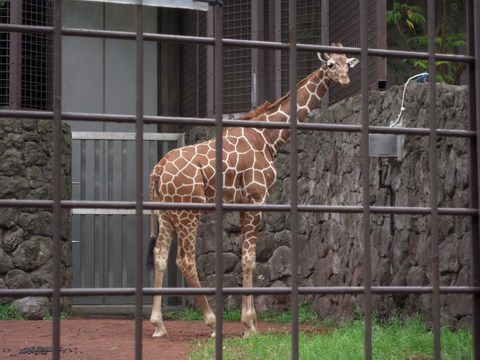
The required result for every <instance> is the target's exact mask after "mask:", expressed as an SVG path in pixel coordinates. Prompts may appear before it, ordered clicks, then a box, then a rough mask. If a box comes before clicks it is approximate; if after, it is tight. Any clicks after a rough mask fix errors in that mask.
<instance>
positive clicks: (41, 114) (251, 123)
mask: <svg viewBox="0 0 480 360" xmlns="http://www.w3.org/2000/svg"><path fill="white" fill-rule="evenodd" d="M0 116H5V117H13V118H24V117H30V118H35V119H46V118H52V117H53V113H52V112H49V111H28V110H7V109H0ZM62 118H63V119H64V120H74V121H75V120H76V121H105V122H128V123H133V122H135V116H134V115H111V114H91V113H72V112H65V113H63V114H62ZM144 122H145V123H146V124H182V125H197V126H215V120H214V119H211V118H193V117H172V116H144ZM223 125H224V126H238V127H255V128H278V129H288V128H289V127H290V125H289V124H288V123H284V122H266V121H258V120H223ZM298 129H300V130H310V131H332V132H350V133H360V132H361V126H360V125H344V124H322V123H299V124H298ZM369 131H370V133H372V134H398V135H419V136H428V135H429V131H430V130H429V129H427V128H406V127H388V126H370V127H369ZM437 134H438V135H439V136H448V137H464V138H473V137H475V136H476V132H475V131H472V130H462V129H437ZM148 136H150V135H148Z"/></svg>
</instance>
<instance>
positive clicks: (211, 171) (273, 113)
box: [148, 43, 358, 337]
mask: <svg viewBox="0 0 480 360" xmlns="http://www.w3.org/2000/svg"><path fill="white" fill-rule="evenodd" d="M331 46H335V47H342V44H335V43H332V45H331ZM317 55H318V58H319V59H320V61H321V63H322V65H321V67H320V68H318V69H317V70H315V71H314V72H312V73H311V74H310V75H308V76H307V77H306V78H305V79H303V80H301V81H300V82H299V83H298V84H297V117H298V121H303V120H304V119H305V118H306V116H307V115H308V114H309V113H310V112H311V111H312V110H313V109H315V107H316V106H317V105H318V103H319V101H320V99H321V98H322V96H323V95H324V94H325V92H326V91H327V89H328V88H329V87H330V85H331V84H332V82H338V83H340V84H342V85H348V83H349V82H350V79H349V76H348V68H349V67H350V68H352V67H354V66H355V65H356V64H357V63H358V59H356V58H347V57H346V55H345V54H337V53H332V54H327V53H323V54H321V53H318V54H317ZM290 106H291V104H290V96H289V93H287V94H286V95H284V96H283V97H281V98H280V99H278V100H277V101H276V102H275V103H273V104H271V103H269V102H265V103H264V104H263V105H261V106H260V107H259V108H257V109H254V110H252V111H250V113H248V114H247V115H245V116H244V117H242V118H241V119H243V120H248V119H255V120H259V121H282V122H288V121H290ZM289 136H290V131H289V130H288V129H267V128H262V129H260V128H243V127H227V128H225V129H224V131H223V134H222V143H223V184H224V185H223V189H222V190H223V191H222V197H223V201H224V202H225V203H243V204H264V203H265V202H266V201H267V197H268V194H269V191H270V190H271V188H272V185H273V183H274V182H275V180H276V170H275V168H274V165H273V159H274V156H275V154H276V152H277V151H278V149H279V148H280V147H281V146H282V144H283V143H285V141H286V140H287V139H288V137H289ZM215 141H216V140H215V138H213V139H210V140H208V141H205V142H202V143H199V144H196V145H189V146H185V147H182V148H178V149H174V150H172V151H170V152H168V153H167V154H166V155H165V157H163V158H162V159H161V160H160V161H159V162H158V163H157V164H156V165H155V166H154V168H153V170H152V173H151V175H150V184H149V191H150V201H156V202H160V201H161V202H178V203H212V202H214V201H215V200H214V199H215ZM201 214H202V212H201V211H198V210H152V211H151V216H150V227H151V232H150V238H151V241H150V249H149V261H148V263H149V264H150V266H152V265H153V266H154V273H155V280H154V286H155V287H157V288H160V287H162V283H163V275H164V272H165V270H166V264H167V257H168V251H169V248H170V244H171V240H172V237H173V236H174V235H175V233H176V235H177V238H178V252H177V256H176V264H177V266H178V268H179V269H180V271H181V272H182V274H183V276H184V277H185V279H186V280H187V282H188V284H189V286H190V287H192V288H199V287H201V285H200V281H199V279H198V274H197V269H196V265H195V238H196V230H197V226H198V223H199V219H200V216H201ZM155 215H156V217H157V219H158V235H157V236H155V233H156V227H155ZM260 220H261V213H260V212H259V211H244V212H240V227H241V233H242V241H243V244H242V259H241V262H242V271H243V286H244V287H252V285H253V271H254V269H255V260H256V259H255V257H256V253H255V248H256V241H257V234H258V228H259V225H260ZM217 276H218V274H217ZM196 299H197V302H198V305H199V307H200V309H201V311H202V313H203V316H204V320H205V323H206V324H207V325H208V326H210V327H211V328H212V329H213V333H212V337H213V336H215V331H214V329H215V315H214V313H213V311H212V309H211V307H210V305H209V303H208V301H207V298H206V296H203V295H198V296H196ZM150 322H151V323H152V325H153V326H154V328H155V331H154V334H153V337H160V336H166V335H167V332H166V330H165V327H164V325H163V321H162V312H161V296H154V299H153V307H152V313H151V317H150ZM241 322H242V323H243V324H244V325H245V327H246V330H245V334H244V335H245V336H250V335H254V334H256V333H257V325H256V323H257V321H256V313H255V308H254V303H253V295H248V296H243V298H242V315H241Z"/></svg>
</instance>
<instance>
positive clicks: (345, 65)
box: [317, 43, 359, 86]
mask: <svg viewBox="0 0 480 360" xmlns="http://www.w3.org/2000/svg"><path fill="white" fill-rule="evenodd" d="M330 46H336V47H343V45H342V44H340V43H338V44H335V43H332V44H331V45H330ZM317 55H318V58H319V59H320V61H321V62H322V63H324V64H326V72H325V75H326V76H328V77H329V78H330V79H331V80H332V81H336V82H338V83H340V84H341V85H343V86H346V85H348V84H349V82H350V78H349V77H348V69H349V68H353V67H354V66H355V65H357V64H358V61H359V60H358V59H356V58H347V56H346V55H345V54H336V53H332V54H327V53H317Z"/></svg>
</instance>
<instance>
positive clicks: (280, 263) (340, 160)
mask: <svg viewBox="0 0 480 360" xmlns="http://www.w3.org/2000/svg"><path fill="white" fill-rule="evenodd" d="M402 90H403V88H402V87H392V88H391V89H390V90H389V91H386V92H371V93H370V106H369V112H370V119H371V124H372V125H383V126H386V125H388V124H389V123H390V121H393V120H394V119H395V118H396V116H397V114H398V111H399V109H400V101H401V92H402ZM467 101H468V97H467V89H466V88H465V87H455V86H447V85H443V84H439V86H438V90H437V117H438V123H439V125H438V126H439V128H450V129H467V128H468V104H467ZM403 120H404V125H405V126H407V127H427V126H428V85H426V84H412V85H410V86H409V87H408V89H407V95H406V110H405V112H404V115H403ZM309 121H310V122H322V123H338V124H360V123H361V106H360V98H359V96H356V97H352V98H350V99H347V100H345V101H342V102H340V103H338V104H335V105H333V106H331V107H330V108H329V109H328V110H327V111H325V112H323V113H319V114H315V115H313V116H311V117H310V118H309ZM210 131H211V130H210V129H206V128H197V129H193V130H191V131H190V132H189V134H188V135H189V136H188V137H187V142H190V143H192V142H196V141H198V140H199V139H200V138H205V137H208V136H210V135H211V133H210ZM359 144H360V136H359V134H356V133H332V132H313V131H312V132H301V133H300V134H299V154H298V155H299V162H298V164H299V178H298V179H295V181H298V188H299V196H300V203H301V204H321V205H330V204H331V205H361V201H362V189H361V182H362V176H363V174H362V173H361V164H360V145H359ZM437 148H438V171H439V173H438V180H439V199H438V201H439V203H438V204H439V206H440V207H468V196H469V195H468V193H469V189H468V186H469V185H468V161H469V155H468V140H467V139H461V138H460V139H459V138H451V137H440V138H439V141H438V143H437ZM289 155H290V154H289V145H288V143H287V144H286V145H285V146H284V147H283V148H282V149H281V151H280V152H279V153H278V155H277V157H276V159H275V164H276V167H277V170H278V180H277V182H276V184H275V187H274V190H273V192H272V194H271V196H270V199H269V203H272V204H287V203H289V201H290V195H289V193H290V191H289V187H290V182H291V178H290V170H289ZM376 167H377V161H376V160H372V161H371V162H370V172H369V178H370V194H371V200H370V203H371V204H372V205H389V204H390V200H389V197H388V196H387V195H388V194H387V190H386V189H379V188H378V173H377V169H376ZM429 177H430V165H429V154H428V138H427V137H420V136H407V137H406V139H405V158H404V160H403V162H401V163H397V164H393V167H392V186H393V190H394V193H395V197H396V206H430V197H429V196H430V195H429V194H430V179H429ZM362 221H363V219H362V215H361V214H360V215H358V214H335V213H332V214H325V213H300V232H299V242H300V243H299V248H300V267H299V269H298V271H299V274H300V285H301V286H344V285H348V286H359V285H362V284H363V278H364V258H363V256H364V249H363V240H362V236H361V233H362ZM370 221H371V242H372V247H371V253H372V277H373V283H374V285H385V286H390V285H391V286H396V285H418V286H421V285H429V284H432V280H431V279H432V274H431V250H430V249H431V237H430V230H429V222H430V219H429V216H420V215H395V217H394V221H395V231H394V233H393V234H391V233H390V216H389V215H372V216H371V219H370ZM213 225H214V224H213V219H212V217H207V218H206V220H205V225H204V226H203V227H202V228H201V229H199V232H198V239H197V253H198V256H197V262H198V268H199V272H200V273H201V274H200V277H201V279H202V280H203V281H204V283H205V284H206V285H213V284H214V276H215V275H214V265H213V264H214V262H213V258H214V245H213V239H214V226H213ZM438 227H439V241H440V275H441V284H442V285H446V286H450V285H452V286H461V285H468V284H470V273H471V259H470V253H471V251H470V219H469V217H453V216H441V217H440V222H439V224H438ZM224 229H225V234H224V235H225V236H224V238H225V245H224V263H225V274H224V275H223V276H224V278H225V284H226V286H240V285H241V266H240V254H241V252H240V249H241V236H240V229H239V226H238V219H237V217H236V214H227V216H226V219H225V227H224ZM290 238H291V235H290V220H289V214H287V213H277V212H271V213H264V221H263V223H262V227H261V232H260V235H259V239H258V244H257V262H258V263H257V270H256V273H255V285H256V286H267V287H268V286H287V285H289V284H290V277H291V271H292V270H291V265H290ZM304 299H305V300H310V301H312V302H313V305H314V307H315V309H316V310H317V311H318V312H319V313H320V314H321V315H322V316H324V317H331V318H335V319H337V320H338V319H341V318H344V317H347V316H350V315H352V314H353V313H354V312H355V311H356V310H357V309H358V308H361V306H362V300H361V296H350V295H345V296H340V295H325V296H324V295H321V296H320V295H317V296H307V297H305V298H304ZM288 300H289V299H288V297H285V296H258V297H256V304H257V309H258V310H260V311H261V310H267V309H272V308H283V307H285V306H287V304H288ZM238 302H239V299H238V298H234V297H232V298H230V299H229V303H230V304H231V305H236V304H238ZM441 305H442V313H443V316H444V317H445V319H447V320H448V321H451V322H460V325H462V324H467V323H468V321H469V316H470V314H471V304H470V299H469V296H468V295H442V297H441ZM374 307H375V310H376V311H378V312H379V313H380V314H381V315H388V314H390V313H391V312H392V311H397V312H401V313H406V314H413V313H415V312H422V313H424V314H425V316H426V317H427V318H429V317H430V315H431V314H430V307H431V297H430V296H429V295H383V296H375V297H374Z"/></svg>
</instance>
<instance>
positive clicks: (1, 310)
mask: <svg viewBox="0 0 480 360" xmlns="http://www.w3.org/2000/svg"><path fill="white" fill-rule="evenodd" d="M0 320H26V319H25V317H23V316H22V314H20V313H19V312H18V310H17V309H16V308H15V306H13V305H11V304H0Z"/></svg>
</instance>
